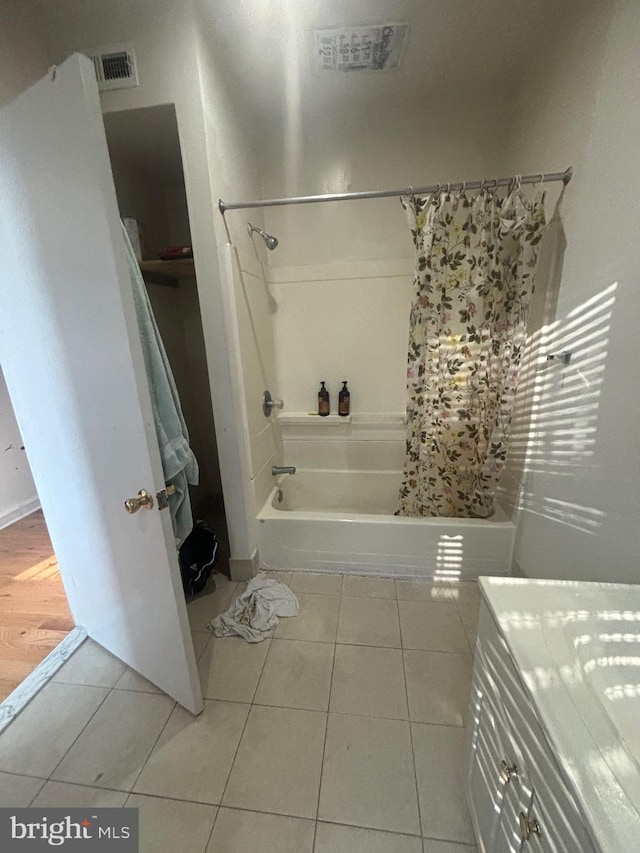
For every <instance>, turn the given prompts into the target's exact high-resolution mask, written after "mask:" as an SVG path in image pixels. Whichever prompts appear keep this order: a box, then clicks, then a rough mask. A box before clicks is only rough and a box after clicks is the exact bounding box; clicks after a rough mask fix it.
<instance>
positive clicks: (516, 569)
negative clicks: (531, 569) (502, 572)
mask: <svg viewBox="0 0 640 853" xmlns="http://www.w3.org/2000/svg"><path fill="white" fill-rule="evenodd" d="M511 576H512V577H514V578H526V577H527V575H525V573H524V572H523V571H522V569H521V568H520V565H519V563H516V561H515V560H512V561H511Z"/></svg>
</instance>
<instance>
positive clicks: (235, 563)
mask: <svg viewBox="0 0 640 853" xmlns="http://www.w3.org/2000/svg"><path fill="white" fill-rule="evenodd" d="M259 564H260V555H259V554H258V549H257V548H256V550H255V551H254V552H253V554H252V556H251V559H250V560H236V559H235V558H234V557H231V559H230V560H229V572H230V574H231V580H232V581H248V580H251V578H252V577H255V575H257V574H258V567H259Z"/></svg>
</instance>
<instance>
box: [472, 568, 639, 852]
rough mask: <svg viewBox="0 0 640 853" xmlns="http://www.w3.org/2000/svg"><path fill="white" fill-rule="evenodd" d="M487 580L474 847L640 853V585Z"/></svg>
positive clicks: (478, 671)
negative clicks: (475, 842) (475, 845)
mask: <svg viewBox="0 0 640 853" xmlns="http://www.w3.org/2000/svg"><path fill="white" fill-rule="evenodd" d="M479 583H480V588H481V591H482V604H481V610H480V622H479V627H478V638H477V643H476V649H475V662H474V672H473V682H472V688H471V705H470V711H469V722H468V729H467V750H468V774H467V799H468V804H469V809H470V812H471V820H472V823H473V827H474V832H475V835H476V841H477V843H478V850H479V851H480V853H515V852H516V851H522V853H633V851H640V586H629V585H625V584H598V583H577V582H568V581H545V580H527V579H519V578H480V581H479Z"/></svg>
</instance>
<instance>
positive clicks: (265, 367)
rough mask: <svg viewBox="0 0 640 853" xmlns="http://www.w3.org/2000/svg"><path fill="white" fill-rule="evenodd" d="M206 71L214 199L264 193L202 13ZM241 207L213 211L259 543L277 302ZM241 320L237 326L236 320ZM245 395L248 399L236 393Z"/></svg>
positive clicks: (239, 107) (258, 217)
mask: <svg viewBox="0 0 640 853" xmlns="http://www.w3.org/2000/svg"><path fill="white" fill-rule="evenodd" d="M199 37H200V52H199V55H200V75H201V84H202V92H203V106H204V112H205V121H206V139H207V150H208V153H209V166H210V182H209V188H210V192H211V199H212V203H214V204H217V200H218V199H219V198H222V199H225V200H230V199H234V198H235V199H238V198H257V197H259V196H260V195H261V182H260V173H259V166H258V160H257V157H256V155H255V152H254V147H253V143H254V130H253V128H252V125H251V116H250V115H249V114H248V113H247V112H246V110H245V109H244V108H243V104H242V101H241V100H240V96H239V94H238V93H237V92H234V91H233V90H232V89H231V88H230V87H229V85H230V84H229V82H227V83H225V81H231V80H232V77H231V76H230V75H229V73H228V72H227V70H226V69H225V68H224V67H221V66H220V65H218V64H217V59H216V52H215V50H212V49H211V45H215V40H216V33H215V29H214V28H213V25H212V24H211V22H209V21H208V20H207V19H206V18H203V19H202V20H201V23H200V27H199ZM248 213H249V212H247V211H240V212H237V213H235V214H234V218H233V222H232V223H231V216H230V215H229V214H228V215H227V216H228V220H229V223H231V225H230V229H229V231H228V230H227V223H225V220H223V218H222V217H221V216H220V215H219V214H218V215H216V217H215V226H216V234H217V239H218V241H219V244H222V242H223V241H228V240H231V241H232V242H233V250H232V251H231V252H230V253H229V254H228V255H226V257H228V259H229V267H228V274H226V275H223V282H222V286H223V287H224V288H226V297H227V300H228V304H229V305H230V310H231V311H233V313H234V317H229V321H230V323H229V326H228V328H227V342H228V353H229V356H230V358H231V365H230V369H231V372H232V376H233V382H234V389H233V394H234V395H235V397H236V399H235V401H234V400H233V399H231V398H230V399H229V400H228V402H227V405H228V407H229V409H230V410H232V411H233V412H235V416H236V417H237V418H238V419H239V421H240V424H239V425H240V428H241V429H243V430H244V431H245V437H246V443H245V448H246V453H245V455H246V459H247V462H246V468H245V470H244V477H245V478H248V480H249V482H250V484H251V489H250V492H249V495H248V500H249V506H250V512H251V514H252V516H253V518H254V526H253V535H254V536H255V539H254V541H257V522H255V514H256V510H257V508H258V507H259V506H261V505H262V503H263V502H264V499H265V497H266V493H267V492H268V491H269V489H270V488H271V487H272V477H271V465H272V464H273V461H274V453H275V439H274V434H273V427H272V419H266V418H265V417H264V415H263V413H262V393H263V391H264V390H266V389H267V388H269V390H270V391H271V393H272V395H273V396H274V397H279V396H281V392H280V390H279V386H278V382H277V379H276V375H275V367H274V355H273V323H272V314H273V306H272V302H271V300H270V298H269V294H268V292H267V291H266V289H265V286H264V272H263V265H264V263H265V261H266V253H267V250H266V247H265V246H264V243H263V242H262V240H260V239H259V238H258V239H256V240H255V242H254V241H253V240H252V239H250V238H249V235H248V233H247V227H246V226H247V221H249V220H250V221H251V222H252V223H253V224H255V225H258V226H262V225H263V223H264V219H263V217H262V214H261V211H250V214H251V215H250V216H249V215H248ZM236 320H237V327H236V328H234V326H236ZM238 396H240V397H241V398H242V399H237V398H238Z"/></svg>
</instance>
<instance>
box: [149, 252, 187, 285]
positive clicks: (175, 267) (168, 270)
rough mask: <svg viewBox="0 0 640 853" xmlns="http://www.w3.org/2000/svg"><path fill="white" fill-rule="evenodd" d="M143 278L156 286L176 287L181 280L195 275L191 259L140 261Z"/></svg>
mask: <svg viewBox="0 0 640 853" xmlns="http://www.w3.org/2000/svg"><path fill="white" fill-rule="evenodd" d="M140 269H141V270H142V274H143V276H144V277H145V278H146V279H147V280H148V281H151V282H155V283H156V284H168V285H171V286H173V287H177V285H178V281H179V279H181V278H193V277H194V276H195V274H196V271H195V267H194V265H193V258H179V259H177V260H175V261H161V260H157V261H140Z"/></svg>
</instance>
